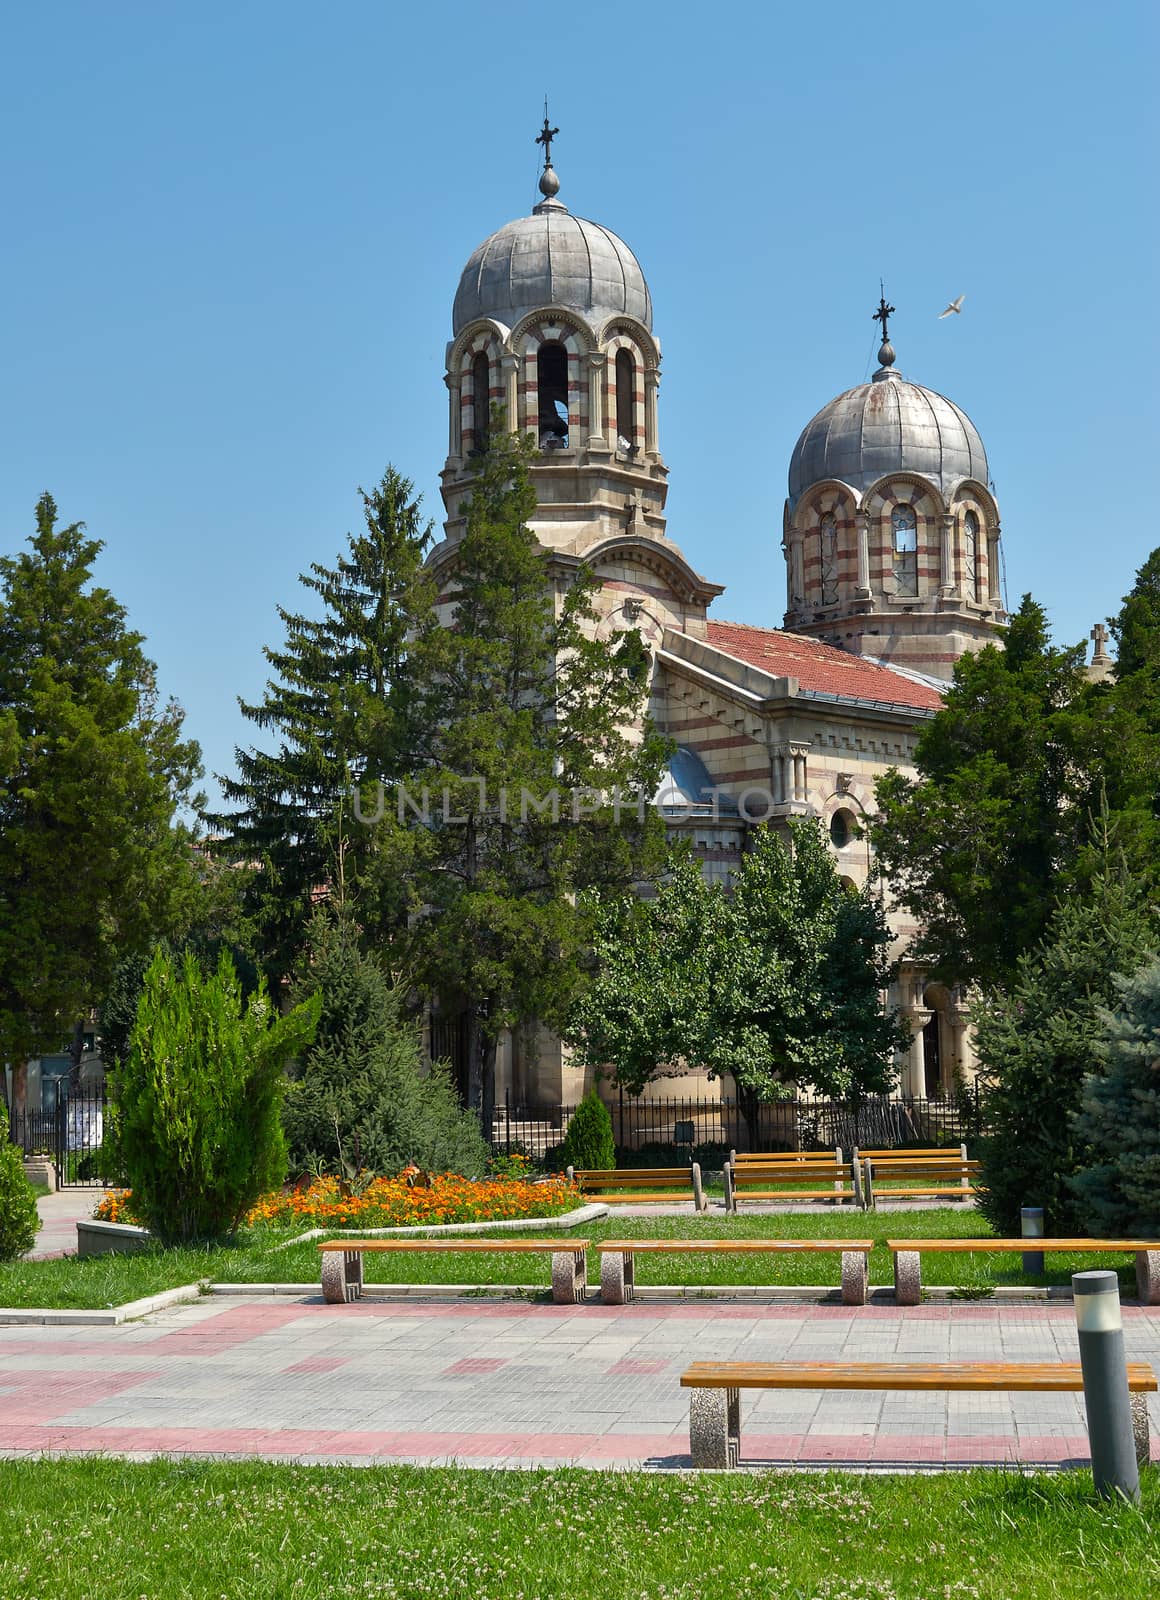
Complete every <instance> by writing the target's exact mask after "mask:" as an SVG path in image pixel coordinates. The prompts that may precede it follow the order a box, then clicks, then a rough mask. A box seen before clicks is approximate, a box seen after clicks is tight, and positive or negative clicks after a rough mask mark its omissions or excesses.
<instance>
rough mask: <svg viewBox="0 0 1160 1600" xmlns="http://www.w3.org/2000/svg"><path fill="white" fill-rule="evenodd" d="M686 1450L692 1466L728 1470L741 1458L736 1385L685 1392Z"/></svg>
mask: <svg viewBox="0 0 1160 1600" xmlns="http://www.w3.org/2000/svg"><path fill="white" fill-rule="evenodd" d="M689 1453H690V1454H691V1456H692V1458H693V1465H694V1466H695V1467H713V1468H716V1469H718V1470H720V1471H728V1469H729V1468H730V1467H735V1466H736V1465H737V1463H738V1461H739V1460H740V1459H741V1399H740V1395H739V1394H738V1391H737V1390H736V1389H694V1390H692V1392H691V1393H690V1395H689Z"/></svg>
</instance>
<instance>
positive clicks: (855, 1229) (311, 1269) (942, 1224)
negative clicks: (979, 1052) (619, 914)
mask: <svg viewBox="0 0 1160 1600" xmlns="http://www.w3.org/2000/svg"><path fill="white" fill-rule="evenodd" d="M989 1231H990V1230H989V1229H988V1227H987V1224H986V1223H985V1222H984V1221H983V1219H982V1217H980V1216H979V1214H978V1213H977V1212H976V1211H973V1210H971V1209H968V1208H966V1207H962V1206H959V1207H955V1206H948V1207H943V1208H940V1209H938V1210H931V1211H915V1212H892V1213H874V1212H850V1211H848V1210H845V1209H842V1210H839V1209H838V1208H837V1207H835V1208H834V1210H833V1211H827V1212H822V1213H817V1212H814V1213H809V1214H806V1213H802V1214H800V1215H797V1214H791V1215H777V1216H770V1215H765V1216H761V1215H753V1214H750V1215H748V1216H746V1215H745V1214H744V1213H742V1214H741V1215H740V1216H739V1217H726V1216H723V1215H720V1214H718V1215H715V1216H707V1217H694V1216H692V1215H688V1216H682V1217H655V1218H651V1219H650V1218H642V1217H623V1216H616V1215H613V1216H611V1217H609V1218H608V1219H607V1220H605V1221H601V1222H597V1223H594V1224H592V1225H591V1226H589V1227H587V1228H585V1229H584V1230H583V1231H582V1235H581V1236H582V1237H585V1238H588V1239H590V1240H591V1241H592V1242H593V1243H594V1244H596V1243H598V1242H599V1241H600V1240H602V1239H614V1238H645V1239H666V1238H667V1239H682V1238H706V1239H712V1238H736V1239H761V1238H787V1239H805V1238H831V1239H842V1238H853V1239H867V1238H868V1239H874V1240H876V1241H880V1242H879V1243H878V1245H877V1247H876V1248H875V1250H874V1252H873V1254H872V1255H871V1258H870V1282H871V1284H872V1285H883V1286H889V1285H890V1284H891V1283H892V1282H893V1278H892V1271H891V1259H890V1253H889V1251H888V1250H887V1249H886V1248H885V1244H884V1243H883V1242H881V1241H885V1240H886V1239H888V1238H907V1237H909V1238H920V1237H925V1238H934V1239H937V1238H970V1237H985V1236H986V1235H987V1233H988V1232H989ZM495 1236H496V1237H500V1238H503V1237H509V1238H510V1237H511V1235H510V1234H508V1235H505V1234H503V1233H502V1232H497V1233H496V1235H495ZM293 1237H294V1232H293V1231H290V1232H287V1231H280V1232H278V1231H274V1230H268V1229H255V1230H252V1231H250V1232H249V1233H247V1234H246V1235H245V1236H244V1237H243V1238H242V1239H240V1240H239V1241H238V1243H237V1244H236V1245H232V1246H217V1247H212V1248H206V1249H179V1250H156V1251H149V1252H144V1253H142V1254H140V1255H126V1256H112V1255H110V1256H94V1257H88V1258H86V1259H85V1260H79V1259H62V1260H57V1261H28V1262H14V1263H9V1264H7V1265H3V1266H0V1306H66V1307H75V1308H88V1307H96V1308H102V1307H106V1306H114V1305H121V1304H123V1303H124V1302H125V1301H127V1300H136V1299H140V1298H141V1297H142V1296H144V1295H149V1294H156V1293H158V1292H159V1291H160V1290H162V1289H171V1288H175V1287H177V1286H178V1285H179V1284H185V1283H194V1282H196V1281H198V1280H199V1279H202V1278H208V1279H211V1280H212V1281H214V1282H220V1283H301V1284H303V1285H307V1284H317V1283H318V1281H319V1272H320V1267H319V1254H318V1250H317V1248H316V1244H315V1243H314V1242H311V1243H307V1244H301V1245H293V1246H291V1247H290V1248H289V1249H282V1250H276V1249H274V1246H275V1245H277V1244H279V1243H284V1242H285V1241H286V1240H288V1239H290V1238H293ZM567 1237H568V1235H567V1234H566V1233H561V1234H560V1238H561V1239H562V1240H563V1239H566V1238H567ZM1077 1266H1080V1267H1085V1268H1087V1267H1096V1266H1108V1267H1113V1268H1116V1269H1118V1270H1119V1272H1120V1276H1121V1283H1122V1285H1123V1289H1124V1292H1125V1294H1134V1293H1135V1274H1134V1266H1133V1263H1132V1261H1131V1259H1130V1258H1129V1257H1126V1256H1110V1257H1109V1256H1082V1257H1079V1258H1070V1257H1067V1256H1053V1255H1049V1256H1048V1258H1047V1272H1046V1273H1045V1274H1043V1275H1042V1276H1040V1275H1027V1274H1024V1273H1023V1271H1022V1265H1021V1261H1020V1258H1019V1256H1017V1255H986V1254H975V1253H973V1252H972V1253H969V1254H964V1255H947V1256H940V1257H931V1258H929V1260H928V1261H927V1262H926V1264H925V1269H924V1271H925V1277H926V1280H927V1281H928V1282H929V1283H938V1284H952V1285H956V1286H958V1287H960V1288H962V1289H963V1290H964V1292H965V1293H968V1294H983V1293H985V1292H986V1291H987V1290H988V1289H990V1288H993V1287H996V1286H998V1285H1003V1284H1048V1283H1056V1284H1067V1283H1068V1282H1069V1281H1070V1274H1071V1272H1072V1271H1073V1269H1074V1268H1076V1267H1077ZM365 1271H366V1278H367V1281H368V1282H369V1283H478V1284H480V1285H487V1284H494V1285H504V1284H528V1285H533V1286H535V1285H539V1286H542V1287H543V1288H544V1289H545V1290H546V1289H547V1286H548V1281H549V1264H548V1257H547V1256H546V1255H545V1256H536V1255H502V1254H496V1255H491V1254H487V1253H483V1252H480V1253H479V1254H468V1253H462V1254H460V1253H450V1254H446V1255H443V1254H439V1255H436V1254H432V1255H427V1254H425V1253H419V1252H416V1253H414V1254H412V1253H407V1254H400V1255H370V1256H368V1257H366V1258H365ZM599 1273H600V1267H599V1258H598V1257H597V1255H596V1253H595V1251H593V1252H591V1255H590V1259H589V1278H590V1280H591V1281H593V1282H598V1281H599ZM840 1275H841V1267H840V1258H839V1256H838V1254H837V1253H835V1254H834V1255H828V1254H827V1255H814V1254H810V1255H785V1256H781V1255H771V1256H765V1257H760V1256H759V1257H753V1256H740V1255H728V1254H723V1255H719V1256H718V1255H715V1254H714V1255H711V1256H710V1255H705V1256H675V1255H673V1256H666V1255H663V1254H662V1255H657V1256H648V1257H642V1258H640V1259H639V1260H638V1262H637V1282H638V1283H639V1284H650V1283H670V1284H671V1283H683V1284H688V1285H691V1286H694V1287H703V1288H704V1289H705V1290H706V1291H707V1292H708V1291H709V1290H711V1289H712V1287H713V1286H714V1285H721V1284H825V1285H834V1286H836V1285H837V1284H838V1282H839V1281H840Z"/></svg>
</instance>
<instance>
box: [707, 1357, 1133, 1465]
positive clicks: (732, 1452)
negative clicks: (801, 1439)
mask: <svg viewBox="0 0 1160 1600" xmlns="http://www.w3.org/2000/svg"><path fill="white" fill-rule="evenodd" d="M681 1387H682V1389H691V1390H692V1391H693V1392H692V1394H691V1395H690V1397H689V1446H690V1450H691V1452H692V1457H693V1465H694V1466H695V1467H717V1468H728V1467H735V1466H737V1464H738V1461H739V1459H740V1455H741V1400H740V1391H741V1390H742V1389H912V1390H920V1391H930V1390H950V1389H955V1390H967V1391H972V1392H975V1393H987V1392H995V1391H1000V1390H1020V1391H1023V1392H1031V1393H1038V1394H1051V1393H1061V1392H1062V1393H1075V1392H1076V1391H1082V1389H1083V1375H1082V1373H1081V1371H1080V1364H1079V1362H1078V1361H1058V1362H1047V1361H1044V1362H1039V1361H1035V1362H1016V1361H954V1362H931V1363H928V1362H917V1361H897V1362H850V1363H847V1362H842V1361H696V1362H694V1363H693V1365H692V1366H691V1367H689V1368H688V1369H687V1370H686V1371H685V1372H683V1373H682V1374H681ZM1156 1388H1157V1385H1156V1374H1155V1373H1154V1372H1153V1371H1152V1368H1151V1367H1150V1366H1149V1365H1148V1363H1147V1362H1145V1361H1130V1362H1129V1363H1128V1391H1129V1393H1130V1395H1131V1397H1132V1432H1133V1435H1134V1437H1135V1442H1136V1458H1137V1460H1138V1461H1139V1462H1140V1464H1141V1465H1144V1464H1145V1463H1146V1462H1147V1461H1148V1459H1149V1438H1148V1405H1147V1399H1146V1396H1147V1395H1149V1394H1155V1393H1156Z"/></svg>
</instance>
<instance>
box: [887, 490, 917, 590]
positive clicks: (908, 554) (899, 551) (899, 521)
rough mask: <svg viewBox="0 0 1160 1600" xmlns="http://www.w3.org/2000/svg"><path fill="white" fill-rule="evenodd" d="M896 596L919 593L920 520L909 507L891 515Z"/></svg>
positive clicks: (896, 510)
mask: <svg viewBox="0 0 1160 1600" xmlns="http://www.w3.org/2000/svg"><path fill="white" fill-rule="evenodd" d="M890 528H891V534H892V542H893V548H894V592H895V594H917V593H918V520H917V518H916V517H915V515H914V512H913V511H912V510H911V508H910V507H909V506H895V508H894V510H893V511H892V512H891V513H890Z"/></svg>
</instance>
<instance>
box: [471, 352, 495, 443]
mask: <svg viewBox="0 0 1160 1600" xmlns="http://www.w3.org/2000/svg"><path fill="white" fill-rule="evenodd" d="M490 390H491V367H490V364H489V362H488V359H487V356H486V355H485V354H484V352H483V351H482V350H481V351H480V352H479V354H478V355H477V356H476V357H475V359H474V361H473V362H472V363H471V410H472V415H473V417H474V419H475V424H474V426H475V433H474V443H473V452H474V453H475V454H477V455H481V454H482V453H483V451H485V450H486V449H487V435H488V425H489V423H490V399H489V395H490Z"/></svg>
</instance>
